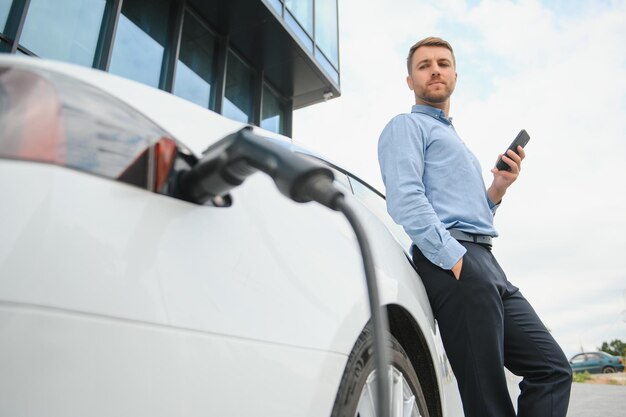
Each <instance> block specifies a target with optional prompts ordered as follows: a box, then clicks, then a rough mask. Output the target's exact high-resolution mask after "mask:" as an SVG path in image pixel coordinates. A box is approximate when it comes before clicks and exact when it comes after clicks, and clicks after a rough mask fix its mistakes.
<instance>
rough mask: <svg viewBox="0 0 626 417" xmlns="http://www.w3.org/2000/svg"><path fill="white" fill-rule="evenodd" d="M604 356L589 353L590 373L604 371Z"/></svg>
mask: <svg viewBox="0 0 626 417" xmlns="http://www.w3.org/2000/svg"><path fill="white" fill-rule="evenodd" d="M602 365H603V362H602V357H601V356H600V355H598V354H597V353H589V354H588V355H587V363H586V367H587V370H588V371H589V372H590V373H592V374H593V373H600V372H602Z"/></svg>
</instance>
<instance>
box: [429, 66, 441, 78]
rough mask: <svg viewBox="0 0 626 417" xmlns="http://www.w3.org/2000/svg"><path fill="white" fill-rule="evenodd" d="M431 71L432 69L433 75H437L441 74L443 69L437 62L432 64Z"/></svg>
mask: <svg viewBox="0 0 626 417" xmlns="http://www.w3.org/2000/svg"><path fill="white" fill-rule="evenodd" d="M431 71H432V73H431V76H433V77H435V76H437V75H439V74H440V73H441V71H440V69H439V65H437V64H434V65H433V66H432V68H431Z"/></svg>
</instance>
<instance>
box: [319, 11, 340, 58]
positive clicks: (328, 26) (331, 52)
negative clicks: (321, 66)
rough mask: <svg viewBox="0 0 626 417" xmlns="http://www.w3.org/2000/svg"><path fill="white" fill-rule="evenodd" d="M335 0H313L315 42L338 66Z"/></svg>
mask: <svg viewBox="0 0 626 417" xmlns="http://www.w3.org/2000/svg"><path fill="white" fill-rule="evenodd" d="M337 33H338V27H337V0H315V44H316V45H317V46H318V47H319V48H320V49H321V50H322V52H324V55H326V57H328V60H329V61H330V62H331V63H332V64H333V65H334V66H335V68H339V46H338V44H337Z"/></svg>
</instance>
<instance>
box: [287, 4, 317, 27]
mask: <svg viewBox="0 0 626 417" xmlns="http://www.w3.org/2000/svg"><path fill="white" fill-rule="evenodd" d="M285 7H287V9H288V10H289V11H290V12H291V14H292V15H293V16H294V17H295V18H296V20H297V21H298V22H300V25H302V27H303V28H304V30H306V31H307V32H308V33H309V34H311V35H312V34H313V0H285Z"/></svg>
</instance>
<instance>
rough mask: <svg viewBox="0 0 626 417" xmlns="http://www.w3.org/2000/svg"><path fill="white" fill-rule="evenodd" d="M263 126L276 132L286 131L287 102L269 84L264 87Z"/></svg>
mask: <svg viewBox="0 0 626 417" xmlns="http://www.w3.org/2000/svg"><path fill="white" fill-rule="evenodd" d="M262 109H263V111H262V115H261V127H262V128H263V129H267V130H270V131H272V132H276V133H281V134H284V133H285V104H284V103H283V102H282V100H281V99H280V98H279V97H278V96H277V95H276V94H274V92H272V90H270V89H269V88H268V87H267V86H264V87H263V106H262Z"/></svg>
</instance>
